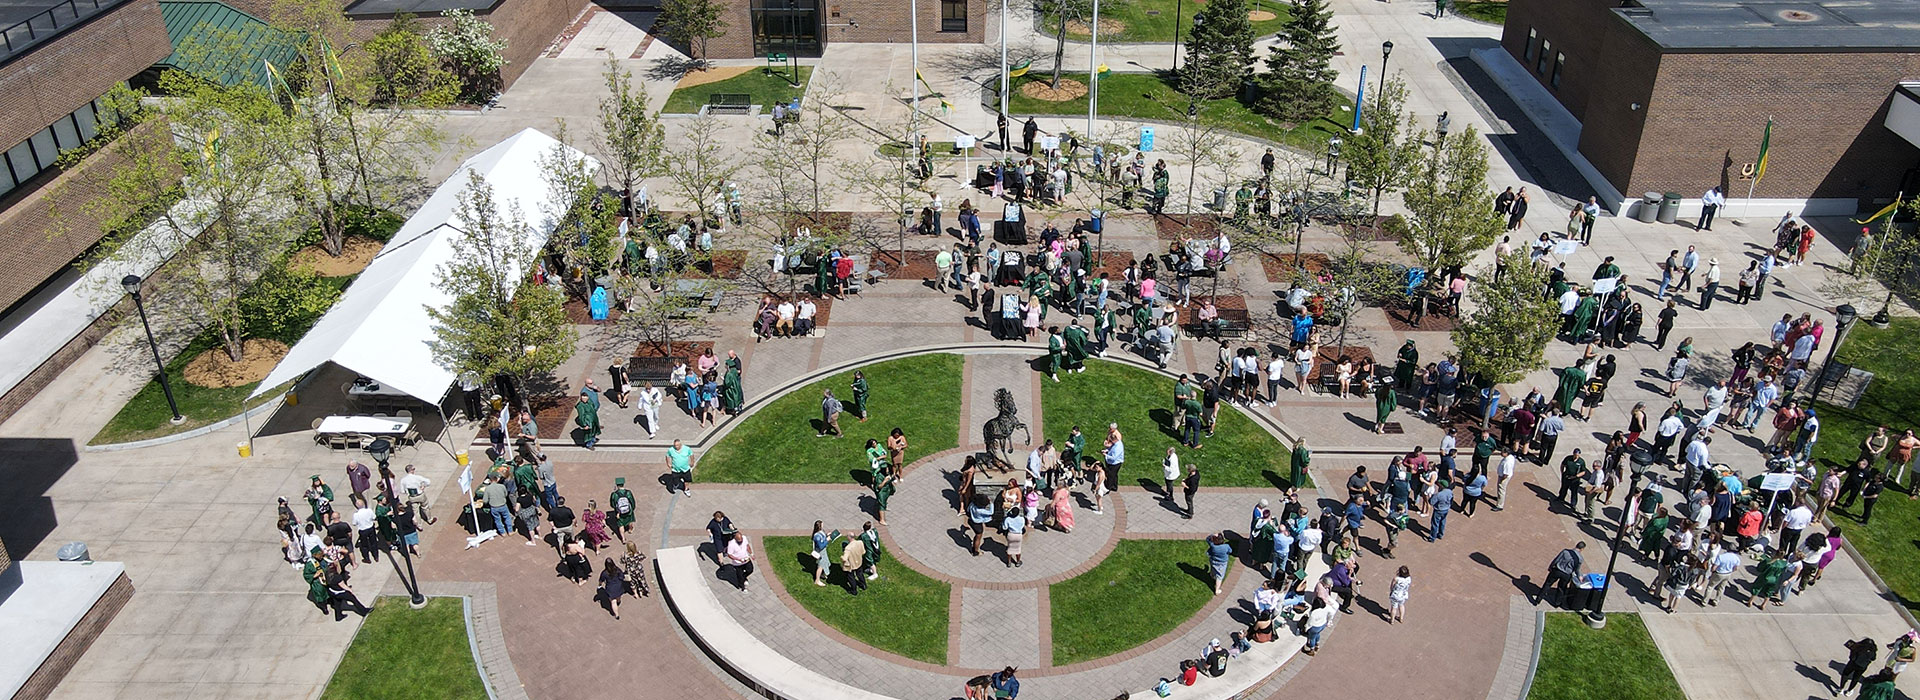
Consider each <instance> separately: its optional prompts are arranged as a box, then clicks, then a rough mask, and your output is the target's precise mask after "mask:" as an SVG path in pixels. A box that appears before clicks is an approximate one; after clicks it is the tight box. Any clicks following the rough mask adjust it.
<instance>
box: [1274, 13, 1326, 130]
mask: <svg viewBox="0 0 1920 700" xmlns="http://www.w3.org/2000/svg"><path fill="white" fill-rule="evenodd" d="M1280 38H1281V39H1282V43H1280V44H1275V45H1274V46H1273V50H1272V51H1271V52H1269V53H1268V54H1267V73H1266V74H1265V75H1264V76H1262V77H1261V97H1260V103H1259V107H1260V109H1261V111H1263V112H1266V113H1267V114H1269V115H1272V116H1274V117H1278V118H1279V119H1281V120H1283V121H1289V122H1294V123H1301V122H1307V121H1312V120H1314V119H1318V118H1320V117H1324V116H1326V115H1327V113H1328V112H1331V111H1333V105H1334V96H1335V93H1334V89H1333V81H1334V79H1335V78H1337V77H1338V74H1337V73H1335V72H1334V70H1333V54H1334V53H1336V52H1338V51H1339V50H1340V39H1339V37H1337V36H1335V35H1334V31H1333V10H1332V9H1331V8H1328V7H1327V0H1295V2H1294V4H1293V12H1292V15H1291V16H1289V17H1288V18H1287V26H1286V28H1285V29H1283V30H1281V32H1280Z"/></svg>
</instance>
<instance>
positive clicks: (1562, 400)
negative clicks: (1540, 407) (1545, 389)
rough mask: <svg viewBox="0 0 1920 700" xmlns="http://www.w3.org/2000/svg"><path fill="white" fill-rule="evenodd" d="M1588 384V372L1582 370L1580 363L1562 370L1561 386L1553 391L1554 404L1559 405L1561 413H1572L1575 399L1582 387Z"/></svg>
mask: <svg viewBox="0 0 1920 700" xmlns="http://www.w3.org/2000/svg"><path fill="white" fill-rule="evenodd" d="M1586 385H1587V373H1586V372H1584V371H1581V369H1580V367H1579V365H1574V366H1571V367H1568V368H1566V369H1563V370H1560V388H1559V389H1558V390H1556V391H1554V392H1553V405H1555V406H1559V407H1560V412H1561V413H1565V414H1568V415H1572V414H1573V400H1574V398H1576V397H1578V396H1580V387H1583V386H1586Z"/></svg>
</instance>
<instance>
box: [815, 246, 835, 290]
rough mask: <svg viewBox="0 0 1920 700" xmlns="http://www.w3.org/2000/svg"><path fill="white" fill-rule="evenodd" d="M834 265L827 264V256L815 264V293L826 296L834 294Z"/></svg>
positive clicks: (821, 257)
mask: <svg viewBox="0 0 1920 700" xmlns="http://www.w3.org/2000/svg"><path fill="white" fill-rule="evenodd" d="M833 287H834V285H833V263H830V262H827V256H825V255H822V256H820V260H819V262H817V263H815V264H814V273H813V293H814V294H818V295H820V296H826V295H828V294H830V293H832V292H833Z"/></svg>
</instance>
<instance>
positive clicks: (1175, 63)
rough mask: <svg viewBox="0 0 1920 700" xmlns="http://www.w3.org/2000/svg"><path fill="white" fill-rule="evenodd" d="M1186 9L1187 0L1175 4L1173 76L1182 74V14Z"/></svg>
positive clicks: (1175, 1) (1176, 0) (1175, 0)
mask: <svg viewBox="0 0 1920 700" xmlns="http://www.w3.org/2000/svg"><path fill="white" fill-rule="evenodd" d="M1185 7H1186V2H1185V0H1174V2H1173V74H1174V75H1176V76H1178V75H1179V74H1180V12H1181V9H1182V8H1185Z"/></svg>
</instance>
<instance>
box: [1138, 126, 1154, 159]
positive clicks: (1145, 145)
mask: <svg viewBox="0 0 1920 700" xmlns="http://www.w3.org/2000/svg"><path fill="white" fill-rule="evenodd" d="M1140 151H1141V152H1143V153H1151V152H1153V127H1151V126H1143V127H1140Z"/></svg>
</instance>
